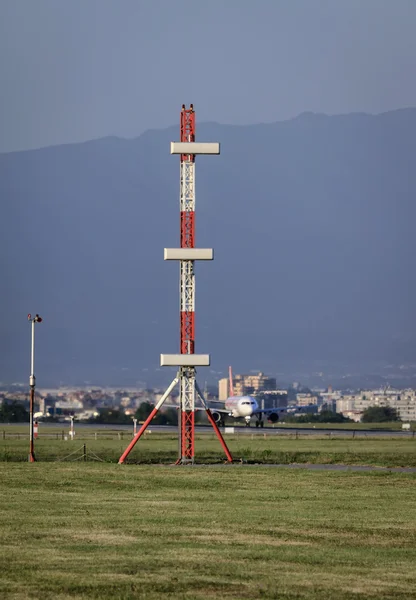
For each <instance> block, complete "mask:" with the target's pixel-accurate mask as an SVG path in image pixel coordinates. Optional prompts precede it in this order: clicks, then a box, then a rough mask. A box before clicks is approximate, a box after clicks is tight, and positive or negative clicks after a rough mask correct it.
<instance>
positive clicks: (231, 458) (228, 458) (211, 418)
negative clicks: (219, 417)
mask: <svg viewBox="0 0 416 600" xmlns="http://www.w3.org/2000/svg"><path fill="white" fill-rule="evenodd" d="M205 410H206V411H207V416H208V420H209V422H210V423H211V425H212V427H213V428H214V431H215V433H216V434H217V438H218V439H219V441H220V444H221V446H222V449H223V450H224V452H225V455H226V457H227V460H228V462H233V457H232V456H231V452H230V451H229V450H228V446H227V444H226V443H225V440H224V438H223V437H222V434H221V431H220V430H219V428H218V425H217V424H216V422H215V421H214V418H213V416H212V414H211V411H210V410H209V408H208V407H207V406H206V407H205Z"/></svg>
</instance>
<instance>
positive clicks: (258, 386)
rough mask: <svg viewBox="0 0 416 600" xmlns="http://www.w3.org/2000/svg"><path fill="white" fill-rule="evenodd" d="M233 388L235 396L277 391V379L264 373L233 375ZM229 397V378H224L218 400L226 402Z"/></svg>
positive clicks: (219, 383)
mask: <svg viewBox="0 0 416 600" xmlns="http://www.w3.org/2000/svg"><path fill="white" fill-rule="evenodd" d="M233 388H234V395H235V396H246V395H250V394H256V393H258V392H263V391H266V390H275V389H276V378H275V377H267V376H266V375H264V373H262V372H260V373H258V374H257V375H233ZM229 395H230V390H229V382H228V378H226V377H224V378H223V379H220V380H219V382H218V398H219V400H221V401H222V402H224V400H226V399H227V398H228V397H229Z"/></svg>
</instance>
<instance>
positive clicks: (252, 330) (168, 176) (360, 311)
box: [0, 109, 416, 385]
mask: <svg viewBox="0 0 416 600" xmlns="http://www.w3.org/2000/svg"><path fill="white" fill-rule="evenodd" d="M177 138H178V127H176V126H175V127H172V128H169V129H166V130H159V131H156V130H152V131H148V132H146V133H145V134H143V135H142V136H140V137H139V138H137V139H134V140H124V139H119V138H112V137H108V138H103V139H99V140H94V141H91V142H87V143H84V144H73V145H63V146H57V147H50V148H44V149H40V150H34V151H27V152H17V153H10V154H3V155H0V197H1V203H2V219H1V222H0V244H1V248H0V250H1V257H2V260H1V264H0V269H1V278H2V282H3V292H2V294H1V312H2V315H3V319H2V321H1V323H0V335H1V356H0V358H1V361H0V380H2V381H7V382H10V381H13V380H14V381H16V380H17V381H26V379H27V378H28V375H29V352H30V345H29V344H30V331H29V326H28V324H27V322H26V314H27V313H28V312H39V313H40V314H41V315H42V316H43V317H44V323H42V325H40V326H38V328H37V357H36V366H37V369H36V370H37V375H38V384H39V385H52V384H56V383H59V382H60V381H63V382H65V383H80V382H83V381H91V382H93V383H107V384H111V383H113V384H133V383H135V382H137V381H142V382H146V383H147V384H148V385H151V384H155V383H158V382H161V383H164V382H165V381H166V380H167V379H168V378H169V377H170V376H171V373H170V371H168V372H167V373H165V372H163V373H162V372H161V371H160V370H158V360H159V353H160V352H176V351H177V349H178V339H177V338H178V268H177V266H176V265H174V264H172V263H165V262H164V261H163V248H164V247H175V246H177V245H178V240H179V232H178V230H179V222H178V220H179V219H178V210H179V208H178V192H179V159H178V157H172V156H170V154H169V142H170V141H171V140H174V139H177ZM197 139H199V140H201V141H213V140H218V141H220V142H221V150H222V153H221V156H220V157H207V158H205V157H200V158H199V159H197V174H196V193H197V224H196V227H197V245H199V246H201V247H207V246H212V247H214V250H215V260H214V262H213V263H208V264H200V265H198V267H197V347H196V351H197V352H210V353H211V355H212V369H211V372H210V373H208V371H206V372H205V371H204V370H201V379H202V380H205V379H208V380H209V379H214V378H216V377H217V375H216V373H214V372H217V371H223V370H225V369H226V367H227V365H228V364H231V363H232V364H233V365H234V366H235V369H236V370H237V371H244V370H250V369H261V370H264V371H267V372H269V373H270V374H276V373H280V372H284V373H285V374H287V375H288V377H290V376H292V374H295V373H298V372H302V370H305V372H307V371H313V370H319V371H328V370H331V369H333V370H334V369H338V368H341V369H342V368H343V365H347V364H348V365H354V366H356V367H357V368H362V369H364V370H365V369H371V368H372V365H374V364H375V363H377V364H378V363H380V364H381V363H382V362H383V361H387V362H389V361H390V362H394V363H399V364H400V362H413V357H414V355H415V350H416V331H415V326H414V317H413V313H414V307H415V306H416V283H415V278H414V276H413V271H414V265H413V263H414V256H415V250H416V248H415V245H416V242H415V237H414V234H413V228H414V227H413V224H414V223H415V222H416V220H415V217H416V207H415V197H416V151H415V150H416V109H406V110H399V111H393V112H389V113H385V114H381V115H377V116H370V115H365V114H351V115H342V116H333V117H328V116H325V115H317V114H309V113H305V114H303V115H300V116H299V117H298V118H296V119H293V120H291V121H285V122H279V123H275V124H267V125H252V126H226V125H219V124H215V123H207V124H201V125H200V126H198V128H197Z"/></svg>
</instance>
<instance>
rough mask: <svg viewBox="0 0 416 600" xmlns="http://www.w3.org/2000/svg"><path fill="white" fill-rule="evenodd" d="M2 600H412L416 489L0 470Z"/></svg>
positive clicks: (393, 481) (399, 483)
mask: <svg viewBox="0 0 416 600" xmlns="http://www.w3.org/2000/svg"><path fill="white" fill-rule="evenodd" d="M0 480H1V485H0V504H1V507H2V510H1V512H0V521H1V526H0V553H1V554H0V555H1V565H0V568H1V582H0V597H1V598H4V599H5V600H12V599H13V600H20V599H25V598H32V599H37V598H39V599H44V600H49V599H54V600H65V599H69V598H82V599H90V598H91V599H92V598H94V599H101V600H106V599H110V598H111V599H128V598H144V599H149V600H150V599H151V600H153V599H158V598H178V599H182V598H184V599H196V600H197V599H200V598H203V599H213V598H216V599H218V598H241V599H243V598H285V599H295V598H296V599H299V598H305V599H319V600H322V599H331V600H332V599H337V600H352V599H354V600H357V599H358V600H361V599H364V598H367V599H374V600H379V599H380V600H381V599H403V600H404V599H409V598H416V592H415V590H416V502H415V491H416V478H415V476H412V475H405V474H396V473H394V474H392V473H386V472H384V473H359V474H356V473H348V472H343V473H329V472H309V471H287V470H283V469H275V468H265V467H258V468H255V469H253V468H247V467H244V466H238V465H236V466H230V467H221V466H217V467H169V466H135V465H123V466H119V465H113V464H98V463H94V464H93V463H76V464H69V463H58V464H52V463H43V464H42V463H40V462H39V463H35V464H27V463H26V464H16V463H9V464H7V463H1V464H0Z"/></svg>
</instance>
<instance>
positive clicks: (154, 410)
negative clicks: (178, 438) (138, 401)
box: [118, 377, 179, 465]
mask: <svg viewBox="0 0 416 600" xmlns="http://www.w3.org/2000/svg"><path fill="white" fill-rule="evenodd" d="M178 381H179V377H175V379H174V380H173V381H172V383H171V384H170V386H169V387H168V389H167V390H166V392H165V393H164V394H163V396H162V397H161V399H160V400H159V402H158V403H157V404H156V406H155V407H154V409H153V410H152V412H151V413H150V415H149V416H148V417H147V419H146V421H145V422H144V423H143V425H142V426H141V427H140V429H139V431H138V432H137V433H136V435H135V436H134V438H133V439H132V440H131V442H130V444H129V445H128V446H127V448H126V449H125V450H124V452H123V454H122V455H121V456H120V458H119V461H118V464H119V465H121V464H123V463H124V462H125V460H126V458H127V457H128V455H129V454H130V452H131V451H132V450H133V448H134V446H135V445H136V443H137V442H138V441H139V439H140V438H141V436H142V434H143V433H144V432H145V431H146V428H147V426H148V425H149V423H150V421H151V420H152V419H153V417H154V416H155V414H156V413H157V412H158V411H159V409H160V408H161V406H162V404H163V403H164V402H165V400H166V398H168V396H169V395H170V393H171V391H172V390H173V388H174V387H175V385H176V384H177V383H178Z"/></svg>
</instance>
